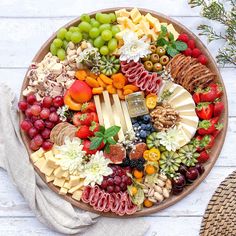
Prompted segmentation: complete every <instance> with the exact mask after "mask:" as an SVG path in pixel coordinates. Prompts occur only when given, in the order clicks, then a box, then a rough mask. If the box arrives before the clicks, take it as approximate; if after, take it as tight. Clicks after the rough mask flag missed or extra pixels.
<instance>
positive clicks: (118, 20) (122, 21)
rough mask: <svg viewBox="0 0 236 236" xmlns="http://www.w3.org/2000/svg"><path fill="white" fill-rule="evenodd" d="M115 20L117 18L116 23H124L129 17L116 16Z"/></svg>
mask: <svg viewBox="0 0 236 236" xmlns="http://www.w3.org/2000/svg"><path fill="white" fill-rule="evenodd" d="M116 20H117V22H118V24H120V25H126V24H127V21H128V20H129V18H128V17H118V18H117V19H116Z"/></svg>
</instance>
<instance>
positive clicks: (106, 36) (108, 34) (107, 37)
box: [101, 30, 112, 41]
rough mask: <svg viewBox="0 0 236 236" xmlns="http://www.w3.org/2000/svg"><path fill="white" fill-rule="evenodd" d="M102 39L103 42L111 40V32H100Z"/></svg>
mask: <svg viewBox="0 0 236 236" xmlns="http://www.w3.org/2000/svg"><path fill="white" fill-rule="evenodd" d="M101 36H102V39H103V40H105V41H109V40H110V39H111V38H112V32H111V31H110V30H104V31H102V34H101Z"/></svg>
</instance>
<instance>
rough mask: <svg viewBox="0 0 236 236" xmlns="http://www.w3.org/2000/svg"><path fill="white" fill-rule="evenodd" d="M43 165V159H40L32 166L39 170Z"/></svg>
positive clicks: (44, 161)
mask: <svg viewBox="0 0 236 236" xmlns="http://www.w3.org/2000/svg"><path fill="white" fill-rule="evenodd" d="M45 163H46V160H45V159H44V158H43V157H41V158H39V159H38V160H37V161H36V162H35V163H34V165H35V166H37V167H38V168H39V169H40V170H41V169H42V167H43V166H44V165H45Z"/></svg>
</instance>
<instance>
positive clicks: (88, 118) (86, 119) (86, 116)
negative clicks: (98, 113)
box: [79, 113, 93, 126]
mask: <svg viewBox="0 0 236 236" xmlns="http://www.w3.org/2000/svg"><path fill="white" fill-rule="evenodd" d="M79 119H80V123H81V125H87V126H90V124H91V122H92V121H93V116H92V115H91V113H83V114H81V115H80V118H79Z"/></svg>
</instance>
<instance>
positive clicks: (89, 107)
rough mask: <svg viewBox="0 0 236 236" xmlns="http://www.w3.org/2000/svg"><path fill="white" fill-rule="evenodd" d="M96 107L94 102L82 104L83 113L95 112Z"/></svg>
mask: <svg viewBox="0 0 236 236" xmlns="http://www.w3.org/2000/svg"><path fill="white" fill-rule="evenodd" d="M95 111H96V106H95V104H94V103H93V102H85V103H83V104H82V107H81V112H82V113H87V112H95Z"/></svg>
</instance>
